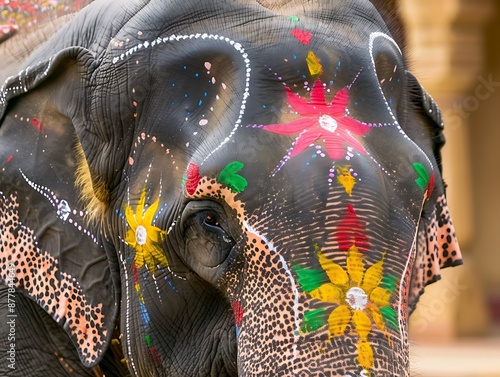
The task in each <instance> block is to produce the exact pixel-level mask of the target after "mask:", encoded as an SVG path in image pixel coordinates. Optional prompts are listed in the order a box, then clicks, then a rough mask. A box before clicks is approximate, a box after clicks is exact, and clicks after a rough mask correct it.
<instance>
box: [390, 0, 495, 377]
mask: <svg viewBox="0 0 500 377" xmlns="http://www.w3.org/2000/svg"><path fill="white" fill-rule="evenodd" d="M399 7H400V8H399V10H400V14H401V16H402V17H403V20H404V23H405V25H406V39H407V43H408V53H409V61H410V63H411V67H412V70H413V72H414V73H415V75H416V76H417V77H418V78H419V80H420V82H421V83H422V84H423V85H424V86H425V87H426V89H427V90H428V91H429V92H430V94H431V95H432V96H433V97H434V99H435V100H436V101H437V102H438V104H439V105H440V107H441V110H442V112H443V114H444V117H445V134H446V137H447V140H448V143H447V145H446V147H445V150H444V152H443V153H444V162H443V165H444V178H445V180H446V182H447V183H448V185H449V187H448V198H449V204H450V208H451V211H452V216H453V220H454V223H455V227H456V231H457V236H458V238H459V240H460V243H461V247H462V253H463V255H464V262H465V264H464V266H461V267H457V268H454V269H448V270H445V271H444V273H443V279H442V281H440V282H438V283H436V284H433V285H431V286H428V287H427V288H426V292H425V294H424V296H423V297H422V298H421V301H420V303H419V305H418V307H417V310H416V312H415V314H414V315H413V316H412V319H411V321H410V335H411V338H412V348H411V353H412V364H413V368H412V369H413V375H415V376H421V377H444V376H446V377H448V376H450V377H451V376H454V377H485V376H488V377H493V376H496V377H498V376H500V0H399Z"/></svg>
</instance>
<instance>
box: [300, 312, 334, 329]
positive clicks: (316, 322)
mask: <svg viewBox="0 0 500 377" xmlns="http://www.w3.org/2000/svg"><path fill="white" fill-rule="evenodd" d="M327 318H328V313H327V312H326V310H325V309H323V308H321V309H315V310H309V311H307V312H305V313H304V320H303V322H302V326H301V330H302V332H312V331H316V330H318V329H319V328H320V327H322V326H324V325H326V320H327Z"/></svg>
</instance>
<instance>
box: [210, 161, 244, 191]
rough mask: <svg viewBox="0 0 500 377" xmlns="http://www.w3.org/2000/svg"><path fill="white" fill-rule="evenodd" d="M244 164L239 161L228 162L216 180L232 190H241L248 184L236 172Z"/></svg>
mask: <svg viewBox="0 0 500 377" xmlns="http://www.w3.org/2000/svg"><path fill="white" fill-rule="evenodd" d="M244 166H245V165H244V164H243V163H242V162H240V161H233V162H231V163H230V164H228V165H227V166H226V167H225V168H224V169H222V171H221V172H220V174H219V177H218V178H217V179H218V181H219V182H220V183H222V184H224V185H226V186H227V187H229V188H230V189H231V191H232V192H235V193H239V192H243V191H244V190H245V188H246V187H247V186H248V181H247V180H246V179H245V178H243V177H242V176H241V175H239V174H237V173H238V172H239V171H240V170H241V169H243V167H244Z"/></svg>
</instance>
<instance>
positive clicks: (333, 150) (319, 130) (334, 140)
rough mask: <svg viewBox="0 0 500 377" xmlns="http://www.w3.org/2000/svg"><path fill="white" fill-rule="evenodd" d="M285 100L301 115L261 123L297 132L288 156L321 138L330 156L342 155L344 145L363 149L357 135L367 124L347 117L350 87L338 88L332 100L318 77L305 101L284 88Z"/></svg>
mask: <svg viewBox="0 0 500 377" xmlns="http://www.w3.org/2000/svg"><path fill="white" fill-rule="evenodd" d="M286 94H287V99H288V103H289V104H290V106H291V107H292V109H293V110H294V111H296V112H297V113H298V114H299V115H300V118H298V119H295V120H293V121H290V122H287V123H282V124H269V125H267V126H263V127H262V128H263V129H264V130H267V131H270V132H273V133H276V134H280V135H296V134H298V136H297V139H296V140H295V143H294V145H293V148H292V150H291V152H290V153H289V156H290V157H294V156H297V155H299V154H300V153H302V152H303V151H304V150H305V149H307V148H308V147H309V146H310V145H311V144H313V143H315V142H316V141H318V140H322V141H323V143H324V145H325V148H326V150H327V152H328V156H329V157H330V158H331V159H333V160H339V159H341V158H343V156H344V151H345V147H346V145H348V146H351V147H352V148H354V149H355V150H357V151H358V152H359V153H361V154H366V153H367V152H366V150H365V148H364V147H363V145H362V144H361V143H360V142H359V140H358V139H357V137H359V136H363V135H365V134H366V133H367V132H368V131H369V130H370V127H369V126H367V125H364V124H362V123H360V122H358V121H357V120H355V119H353V118H351V117H349V115H348V113H347V104H348V102H349V91H348V89H347V88H343V89H341V90H339V91H338V92H337V94H336V95H335V97H334V98H333V100H332V102H331V103H327V102H326V99H325V88H324V87H323V83H322V82H321V80H320V79H317V80H316V81H315V82H314V85H313V88H312V90H311V94H310V100H309V102H307V101H306V100H305V99H304V98H301V97H300V96H298V95H297V94H294V93H292V91H291V90H290V88H288V87H287V88H286Z"/></svg>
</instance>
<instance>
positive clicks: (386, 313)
mask: <svg viewBox="0 0 500 377" xmlns="http://www.w3.org/2000/svg"><path fill="white" fill-rule="evenodd" d="M380 313H381V314H382V317H384V320H385V323H386V324H387V326H389V327H390V328H391V329H393V330H395V331H399V322H398V315H397V314H396V312H395V311H394V309H392V308H390V307H388V306H386V307H385V308H381V309H380Z"/></svg>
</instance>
